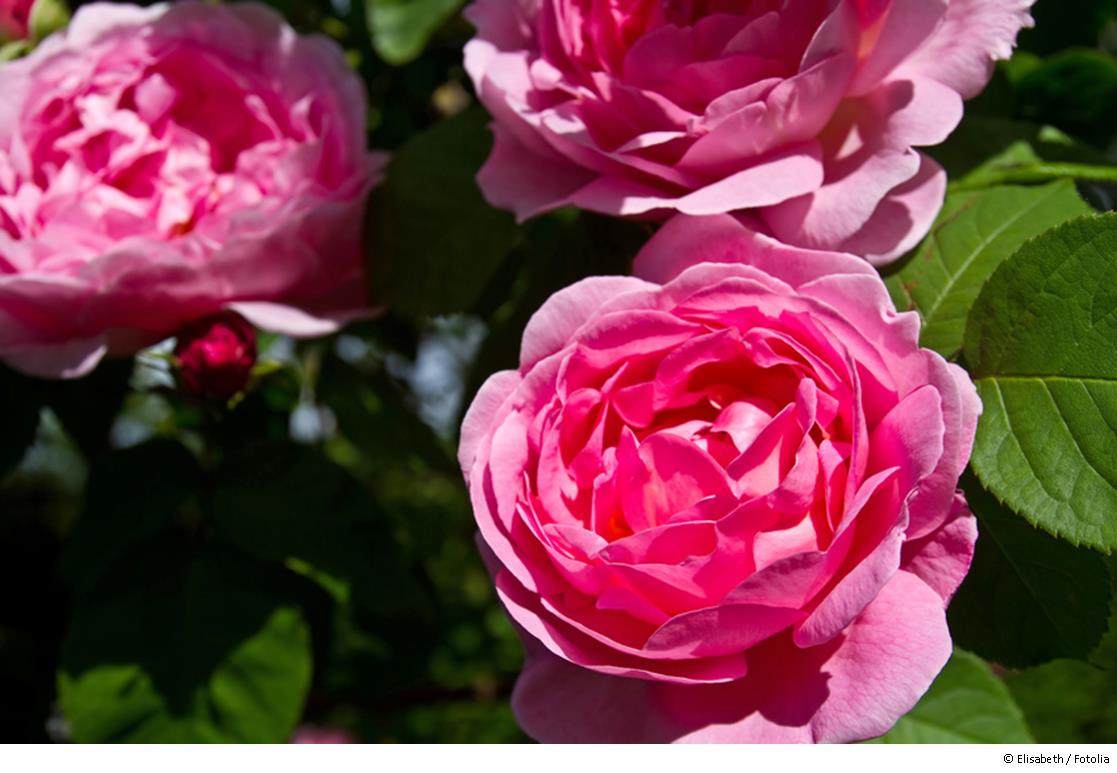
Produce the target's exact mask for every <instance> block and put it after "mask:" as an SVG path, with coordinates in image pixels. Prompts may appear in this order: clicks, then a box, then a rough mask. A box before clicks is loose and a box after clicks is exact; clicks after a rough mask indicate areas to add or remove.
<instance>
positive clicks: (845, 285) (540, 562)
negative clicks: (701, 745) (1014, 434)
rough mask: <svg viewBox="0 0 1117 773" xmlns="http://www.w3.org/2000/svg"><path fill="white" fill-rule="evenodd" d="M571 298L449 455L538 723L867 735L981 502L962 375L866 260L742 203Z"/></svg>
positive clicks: (904, 699)
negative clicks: (971, 464)
mask: <svg viewBox="0 0 1117 773" xmlns="http://www.w3.org/2000/svg"><path fill="white" fill-rule="evenodd" d="M636 273H637V275H638V276H639V277H641V278H630V277H594V278H591V279H587V280H584V281H582V282H579V283H578V284H576V285H573V286H572V287H568V288H566V289H565V290H562V291H560V292H558V293H556V294H555V295H554V296H552V297H551V299H550V300H548V301H547V303H546V304H544V306H543V308H542V309H540V310H539V312H538V313H537V314H536V315H535V316H534V317H533V318H532V320H531V321H530V323H529V324H528V326H527V329H526V330H525V332H524V337H523V346H522V350H521V356H520V367H519V369H518V370H515V371H505V372H502V373H497V374H496V375H494V376H493V377H492V378H491V379H489V381H488V382H487V383H486V384H485V385H484V386H483V387H482V389H481V391H480V393H479V394H478V396H477V398H476V399H475V401H474V403H473V406H472V408H471V409H470V411H469V413H468V414H467V416H466V418H465V421H464V424H463V426H462V439H461V446H460V450H459V459H460V462H461V465H462V468H463V470H464V471H465V476H466V479H467V481H468V484H469V491H470V496H471V498H472V502H473V507H474V512H475V514H476V518H477V522H478V524H479V527H480V534H481V539H482V541H483V547H484V550H483V552H484V553H485V554H486V555H487V558H488V560H489V562H490V567H491V568H492V569H493V572H494V576H495V580H496V586H497V590H498V592H499V595H500V598H501V599H502V601H503V603H504V605H505V607H506V608H507V610H508V612H509V614H510V615H511V616H512V618H513V619H514V621H515V622H516V624H517V625H518V626H519V627H520V629H521V630H522V632H523V637H524V640H525V643H526V645H527V650H528V659H527V663H526V665H525V668H524V672H523V674H522V675H521V677H520V680H519V682H518V684H517V685H516V690H515V693H514V695H513V707H514V709H515V711H516V714H517V716H518V718H519V721H520V723H521V724H522V726H523V727H524V728H525V730H526V731H527V732H528V733H530V734H531V735H532V736H534V737H536V738H537V739H539V740H543V741H587V742H631V741H653V742H663V741H740V742H758V741H780V742H791V741H827V742H837V741H852V740H857V739H864V738H870V737H873V736H876V735H880V734H881V733H884V732H885V731H887V730H888V729H889V727H891V726H892V724H893V723H894V722H895V721H896V720H897V719H898V718H899V717H900V716H901V715H903V714H904V713H905V712H907V711H908V710H909V709H911V707H912V706H913V705H914V704H915V703H916V701H917V700H918V699H919V697H920V696H921V695H922V694H923V692H924V691H925V690H926V689H927V687H928V686H929V685H930V684H931V681H932V680H933V679H934V677H935V675H936V674H937V673H938V671H939V670H940V668H941V667H942V666H943V664H944V663H945V662H946V660H947V658H948V657H949V655H950V651H951V641H950V634H949V632H948V630H947V625H946V619H945V614H944V610H945V607H946V604H947V602H948V600H949V599H950V597H951V595H952V594H953V592H954V590H955V589H956V588H957V586H958V584H959V583H960V582H961V580H962V578H963V577H964V576H965V574H966V572H967V570H968V568H969V565H970V560H971V558H972V554H973V545H974V541H975V539H976V536H977V534H976V525H975V519H974V518H973V516H972V515H971V514H970V512H969V509H968V508H967V506H966V502H965V499H964V497H963V496H962V494H961V493H960V492H958V491H957V490H956V485H957V481H958V477H959V475H960V474H961V472H962V470H963V468H964V467H965V465H966V462H967V459H968V457H969V453H970V447H971V443H972V440H973V435H974V429H975V425H976V421H977V416H978V414H979V413H980V403H979V402H978V398H977V394H976V391H975V390H974V387H973V384H972V383H971V382H970V380H969V378H968V377H967V376H966V374H965V372H964V371H962V370H961V369H960V368H958V367H957V366H955V365H952V364H948V363H947V362H945V361H944V360H943V359H942V358H941V357H939V356H938V355H937V354H935V353H934V352H931V351H928V350H926V349H920V348H919V344H918V333H919V320H918V317H917V316H916V315H915V314H912V313H907V314H898V313H897V312H896V311H895V309H894V308H893V306H892V303H891V301H890V300H889V297H888V293H887V292H886V290H885V288H884V285H883V284H882V283H881V281H880V279H879V278H878V277H877V276H876V274H875V273H874V271H873V269H872V268H871V267H870V266H869V265H868V264H867V263H865V262H864V261H862V260H861V259H859V258H855V257H853V256H849V255H841V254H835V253H823V252H810V251H806V250H802V249H798V248H792V247H787V246H784V245H781V244H779V243H778V242H775V241H773V240H772V239H770V238H769V237H766V236H761V235H757V234H755V233H752V232H749V231H747V230H745V229H744V228H743V227H742V226H741V225H740V224H739V223H738V222H737V221H736V220H735V219H734V218H732V217H731V216H728V215H721V216H715V217H710V218H690V217H685V216H680V217H679V218H677V219H674V220H672V221H670V222H669V223H668V224H667V225H666V226H665V227H664V228H663V229H662V230H661V231H660V232H659V233H658V234H657V235H656V237H655V238H654V239H653V240H652V241H651V242H650V243H649V244H648V245H647V247H646V248H645V249H644V250H643V252H642V253H641V254H640V256H639V257H638V258H637V262H636Z"/></svg>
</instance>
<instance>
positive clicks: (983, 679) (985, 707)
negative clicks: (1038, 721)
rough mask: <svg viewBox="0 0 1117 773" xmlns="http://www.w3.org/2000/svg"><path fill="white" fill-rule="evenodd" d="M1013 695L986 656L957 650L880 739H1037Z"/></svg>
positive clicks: (1027, 740)
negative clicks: (910, 708)
mask: <svg viewBox="0 0 1117 773" xmlns="http://www.w3.org/2000/svg"><path fill="white" fill-rule="evenodd" d="M1032 741H1033V739H1032V735H1031V733H1030V732H1029V731H1028V726H1027V724H1026V723H1025V721H1024V715H1023V714H1022V713H1021V712H1020V709H1019V708H1018V707H1017V705H1016V703H1015V702H1013V700H1012V695H1011V693H1009V691H1008V688H1007V687H1005V685H1004V683H1003V682H1002V681H1001V680H1000V679H998V678H997V677H996V676H994V675H993V672H992V671H991V670H990V669H989V666H988V665H987V664H986V663H985V661H983V660H982V659H981V658H979V657H977V656H976V655H971V654H970V653H968V652H964V651H962V650H955V652H954V655H953V657H951V658H950V662H948V663H947V664H946V668H944V669H943V670H942V673H941V674H939V676H938V678H937V679H935V682H934V684H932V685H931V689H930V690H928V691H927V694H926V695H924V696H923V698H922V699H920V701H919V703H918V704H916V706H915V708H914V709H912V710H911V711H910V712H908V713H907V715H905V716H904V717H902V718H901V719H900V721H899V722H897V723H896V725H895V727H893V728H892V729H891V730H889V731H888V733H887V734H885V735H884V736H882V737H881V738H878V739H877V740H876V741H875V742H876V743H1032Z"/></svg>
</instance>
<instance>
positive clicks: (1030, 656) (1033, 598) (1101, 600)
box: [948, 476, 1110, 667]
mask: <svg viewBox="0 0 1117 773" xmlns="http://www.w3.org/2000/svg"><path fill="white" fill-rule="evenodd" d="M964 487H965V489H966V499H967V500H968V501H969V503H970V508H971V509H972V510H973V512H974V514H975V515H976V516H977V518H978V520H979V521H980V523H981V530H980V535H981V536H980V537H979V538H978V541H977V551H976V553H975V555H974V562H973V568H972V569H970V573H969V575H968V576H967V577H966V581H965V582H964V583H963V584H962V587H961V588H960V589H959V590H958V594H957V595H956V596H955V597H954V600H953V601H952V602H951V605H950V609H949V613H948V614H949V618H950V630H951V631H952V632H953V634H954V641H955V643H956V644H958V645H959V646H962V647H965V648H966V649H969V650H973V651H974V652H976V653H977V654H979V655H981V656H982V657H984V658H988V659H989V660H994V661H996V662H998V663H1000V664H1002V665H1005V666H1012V667H1021V666H1030V665H1035V664H1037V663H1042V662H1044V661H1048V660H1053V659H1055V658H1059V657H1075V658H1077V657H1085V656H1086V655H1087V654H1089V652H1090V651H1091V650H1092V649H1093V648H1094V647H1095V646H1096V645H1097V643H1098V641H1099V640H1100V639H1101V637H1102V634H1104V633H1105V629H1106V615H1107V612H1108V609H1109V602H1110V578H1109V571H1108V569H1107V568H1106V565H1105V559H1103V558H1102V557H1101V556H1100V555H1098V554H1097V553H1095V552H1093V551H1091V550H1087V549H1085V548H1075V547H1073V546H1071V545H1069V544H1067V543H1066V542H1062V541H1060V540H1057V539H1055V538H1054V537H1052V536H1050V535H1048V534H1047V533H1045V532H1042V531H1039V530H1038V529H1036V528H1035V527H1034V526H1032V525H1031V524H1029V523H1028V522H1027V521H1025V520H1024V519H1023V518H1021V517H1020V516H1018V515H1016V514H1015V513H1013V512H1011V511H1010V510H1008V509H1006V508H1005V507H1004V506H1003V505H1001V504H1000V503H998V502H997V501H996V499H994V498H993V497H992V496H991V495H990V494H989V493H988V492H986V491H984V490H982V488H981V487H980V485H979V484H978V483H977V481H975V480H973V478H972V477H970V476H967V478H965V479H964Z"/></svg>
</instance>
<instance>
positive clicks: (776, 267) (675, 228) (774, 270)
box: [632, 215, 876, 287]
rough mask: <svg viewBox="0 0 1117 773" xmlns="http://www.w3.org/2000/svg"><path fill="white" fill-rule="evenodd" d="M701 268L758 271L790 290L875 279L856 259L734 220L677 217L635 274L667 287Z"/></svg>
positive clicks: (648, 248)
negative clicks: (822, 279)
mask: <svg viewBox="0 0 1117 773" xmlns="http://www.w3.org/2000/svg"><path fill="white" fill-rule="evenodd" d="M701 263H733V264H743V265H750V266H755V267H756V268H758V269H760V270H762V271H764V272H765V273H767V274H769V275H771V276H773V277H776V278H777V279H780V280H782V281H784V282H787V283H788V284H789V285H791V286H792V287H799V286H800V285H803V284H805V283H807V282H811V281H814V280H815V279H817V278H818V277H819V276H823V275H827V274H857V275H864V276H871V277H875V276H876V272H875V271H874V270H873V269H872V268H871V267H869V266H867V265H865V262H864V261H863V260H860V259H859V258H855V257H853V256H852V255H842V254H839V253H833V252H818V251H815V250H809V249H806V248H802V247H791V246H789V245H786V244H783V243H781V242H778V241H776V240H775V239H773V238H771V237H769V236H765V235H764V234H763V233H761V232H759V231H756V230H754V229H752V228H750V227H749V226H747V225H746V224H745V223H743V222H741V221H740V220H738V219H737V218H735V217H733V216H732V215H710V216H708V217H694V216H689V215H676V216H675V217H673V218H672V219H671V220H669V221H667V223H666V224H664V225H663V226H662V227H661V228H660V229H659V230H658V231H656V233H655V235H654V236H653V237H652V238H651V239H649V240H648V243H647V244H645V245H644V246H643V248H641V250H640V253H639V254H638V255H637V256H636V260H635V262H634V263H633V268H632V271H633V273H634V274H635V275H636V276H638V277H640V278H642V279H647V280H648V281H650V282H657V283H661V284H667V283H668V282H670V281H671V280H673V279H675V278H676V277H677V276H679V275H680V274H682V273H683V272H684V271H685V270H686V269H688V268H690V267H691V266H695V265H698V264H701Z"/></svg>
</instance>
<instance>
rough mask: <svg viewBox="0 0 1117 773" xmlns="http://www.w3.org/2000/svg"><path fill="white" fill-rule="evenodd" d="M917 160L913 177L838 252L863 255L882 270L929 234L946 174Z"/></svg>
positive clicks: (939, 206)
mask: <svg viewBox="0 0 1117 773" xmlns="http://www.w3.org/2000/svg"><path fill="white" fill-rule="evenodd" d="M920 159H921V164H920V167H919V171H918V172H916V174H915V177H913V178H911V179H910V180H908V181H907V182H906V183H904V184H903V185H899V186H897V187H895V188H893V189H892V191H891V192H890V193H889V194H888V195H887V196H885V197H884V199H883V200H882V201H881V202H880V204H879V205H877V208H876V211H875V212H873V214H872V216H871V217H870V218H869V220H868V222H866V223H865V225H863V226H861V230H860V231H858V232H857V233H855V234H854V235H853V236H851V237H849V238H848V239H846V240H845V241H844V242H842V243H841V245H840V247H839V248H840V249H842V250H844V251H846V252H850V253H853V254H854V255H864V256H865V258H866V259H867V260H868V261H869V262H870V263H872V264H873V265H874V266H883V265H887V264H888V263H890V262H892V261H893V260H896V259H897V258H899V257H901V256H903V255H904V254H905V253H906V252H907V251H908V250H910V249H912V248H913V247H915V246H916V245H917V244H919V242H920V240H921V239H922V238H923V235H924V234H926V233H927V232H928V231H930V230H931V224H932V223H934V222H935V218H936V217H938V214H939V210H940V209H942V202H943V199H944V198H945V197H946V171H945V170H944V169H943V168H942V167H941V166H939V165H938V162H936V161H935V160H934V159H932V158H931V157H929V156H926V155H922V154H920Z"/></svg>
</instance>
